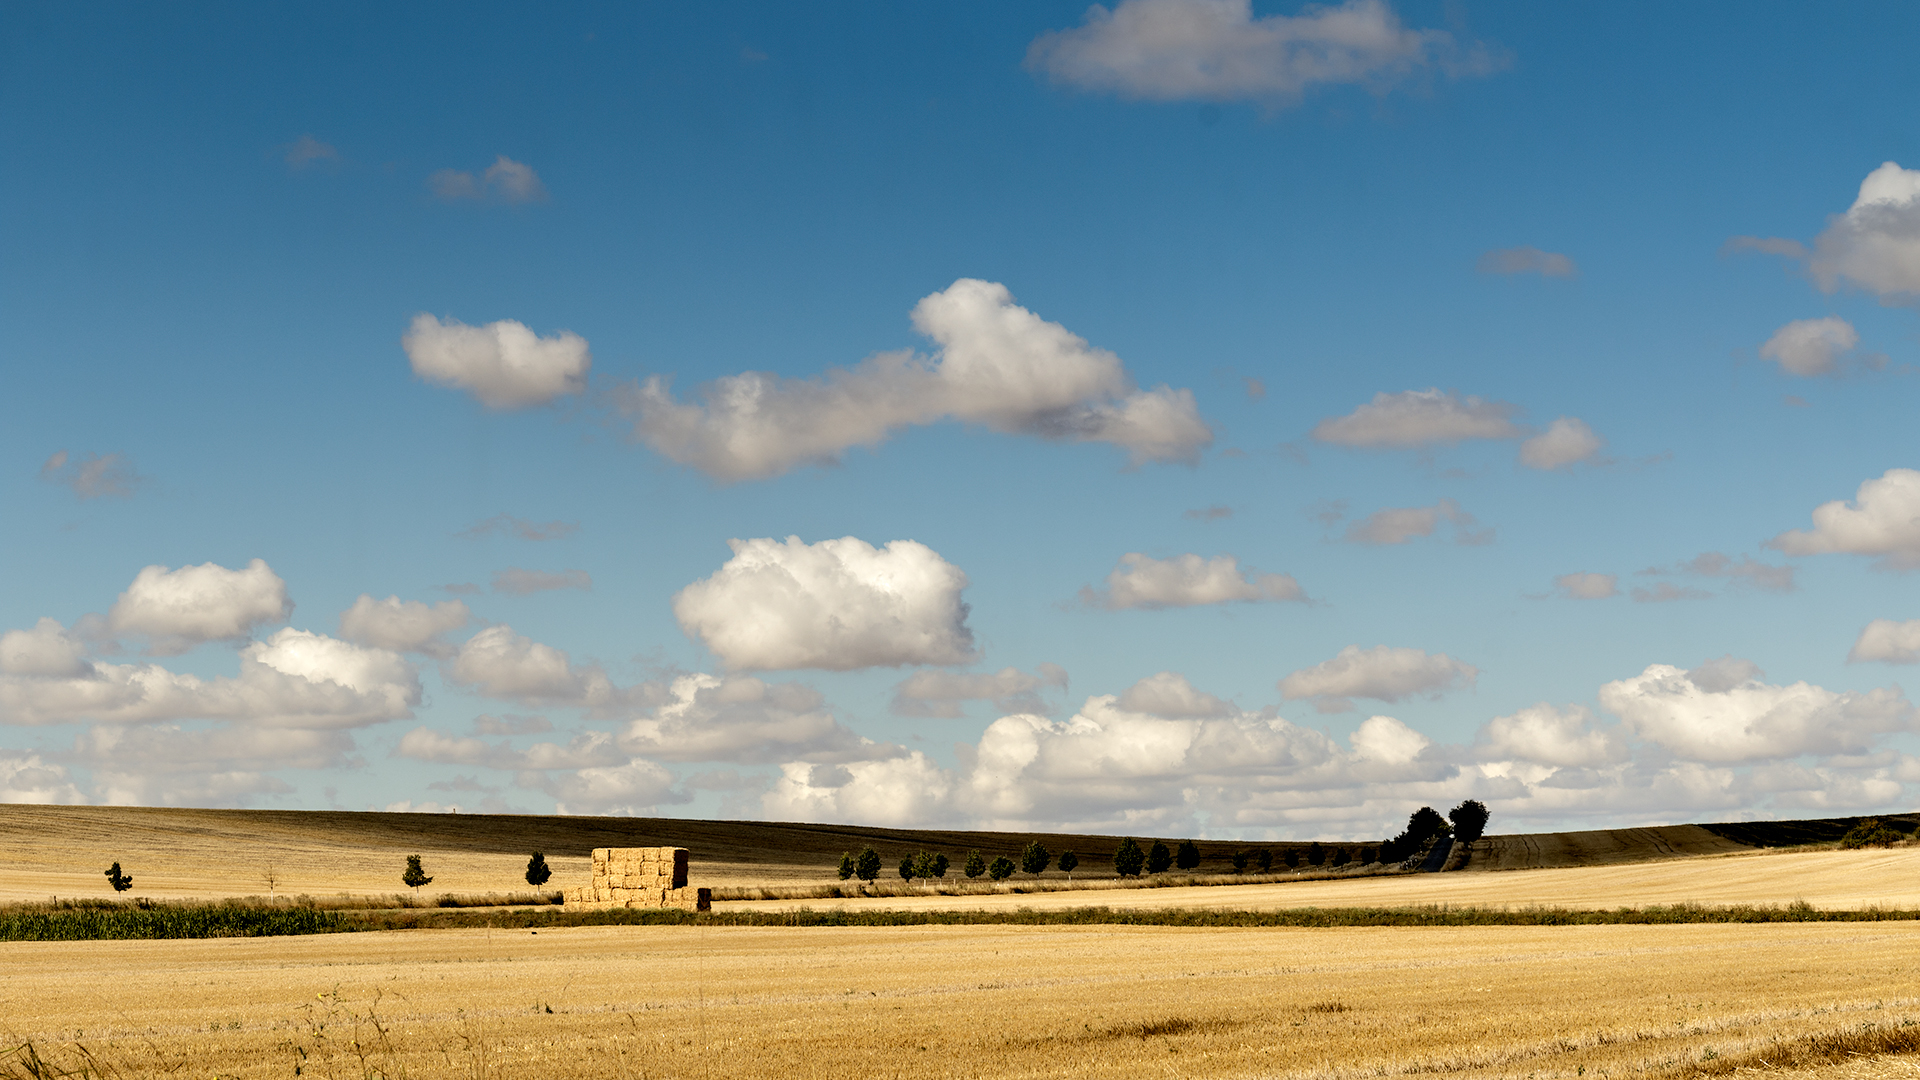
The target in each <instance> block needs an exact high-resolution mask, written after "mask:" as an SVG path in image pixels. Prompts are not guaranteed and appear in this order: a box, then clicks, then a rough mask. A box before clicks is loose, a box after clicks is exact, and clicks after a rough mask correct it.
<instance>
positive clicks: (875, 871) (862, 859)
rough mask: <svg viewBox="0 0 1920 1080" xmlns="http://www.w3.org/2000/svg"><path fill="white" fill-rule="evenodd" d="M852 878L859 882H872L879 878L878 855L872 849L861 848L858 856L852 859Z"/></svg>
mask: <svg viewBox="0 0 1920 1080" xmlns="http://www.w3.org/2000/svg"><path fill="white" fill-rule="evenodd" d="M853 876H854V877H857V878H859V879H860V880H861V881H872V880H873V879H874V878H877V877H879V876H880V853H879V852H877V851H875V850H873V849H872V848H870V847H869V848H861V849H860V854H858V855H855V856H854V857H853Z"/></svg>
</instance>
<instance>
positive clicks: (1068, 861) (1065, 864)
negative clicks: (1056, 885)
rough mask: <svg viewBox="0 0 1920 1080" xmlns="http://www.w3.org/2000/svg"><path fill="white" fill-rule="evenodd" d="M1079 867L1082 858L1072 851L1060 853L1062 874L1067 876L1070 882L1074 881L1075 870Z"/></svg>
mask: <svg viewBox="0 0 1920 1080" xmlns="http://www.w3.org/2000/svg"><path fill="white" fill-rule="evenodd" d="M1079 865H1080V856H1078V855H1075V854H1074V853H1073V852H1071V851H1063V852H1061V853H1060V872H1061V873H1063V874H1065V875H1067V880H1068V881H1072V880H1073V868H1074V867H1076V866H1079Z"/></svg>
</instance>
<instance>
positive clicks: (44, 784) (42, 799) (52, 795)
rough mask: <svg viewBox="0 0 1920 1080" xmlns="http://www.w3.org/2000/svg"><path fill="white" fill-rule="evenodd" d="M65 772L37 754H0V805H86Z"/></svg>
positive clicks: (85, 799)
mask: <svg viewBox="0 0 1920 1080" xmlns="http://www.w3.org/2000/svg"><path fill="white" fill-rule="evenodd" d="M86 801H87V797H86V796H85V795H82V794H81V793H80V789H79V788H77V787H75V786H74V784H73V780H72V779H71V778H69V777H68V776H67V770H66V769H64V768H61V767H60V766H58V765H49V764H47V763H46V762H45V761H42V760H41V759H40V755H38V754H15V753H7V752H0V803H58V804H61V805H72V804H76V803H85V802H86Z"/></svg>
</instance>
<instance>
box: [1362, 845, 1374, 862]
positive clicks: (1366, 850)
mask: <svg viewBox="0 0 1920 1080" xmlns="http://www.w3.org/2000/svg"><path fill="white" fill-rule="evenodd" d="M1373 854H1374V853H1373V849H1372V848H1370V847H1363V848H1361V849H1360V857H1359V858H1360V865H1361V866H1365V865H1367V864H1368V863H1370V862H1372V861H1373Z"/></svg>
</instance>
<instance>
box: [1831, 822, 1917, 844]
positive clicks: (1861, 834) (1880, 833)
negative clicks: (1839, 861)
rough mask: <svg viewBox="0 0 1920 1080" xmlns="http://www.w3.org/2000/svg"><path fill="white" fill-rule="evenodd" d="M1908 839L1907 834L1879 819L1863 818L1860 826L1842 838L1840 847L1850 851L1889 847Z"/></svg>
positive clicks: (1850, 830)
mask: <svg viewBox="0 0 1920 1080" xmlns="http://www.w3.org/2000/svg"><path fill="white" fill-rule="evenodd" d="M1906 838H1907V834H1906V833H1903V832H1901V831H1900V830H1898V829H1896V828H1894V827H1893V826H1891V825H1888V824H1887V823H1886V822H1884V821H1881V820H1880V819H1879V818H1862V819H1861V820H1860V823H1859V824H1857V825H1855V826H1854V827H1853V828H1851V829H1849V830H1847V835H1845V836H1843V837H1841V838H1840V846H1841V847H1842V848H1845V849H1846V850H1848V851H1852V850H1854V849H1856V848H1863V847H1887V846H1888V845H1890V844H1898V843H1900V842H1901V841H1902V840H1905V839H1906Z"/></svg>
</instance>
